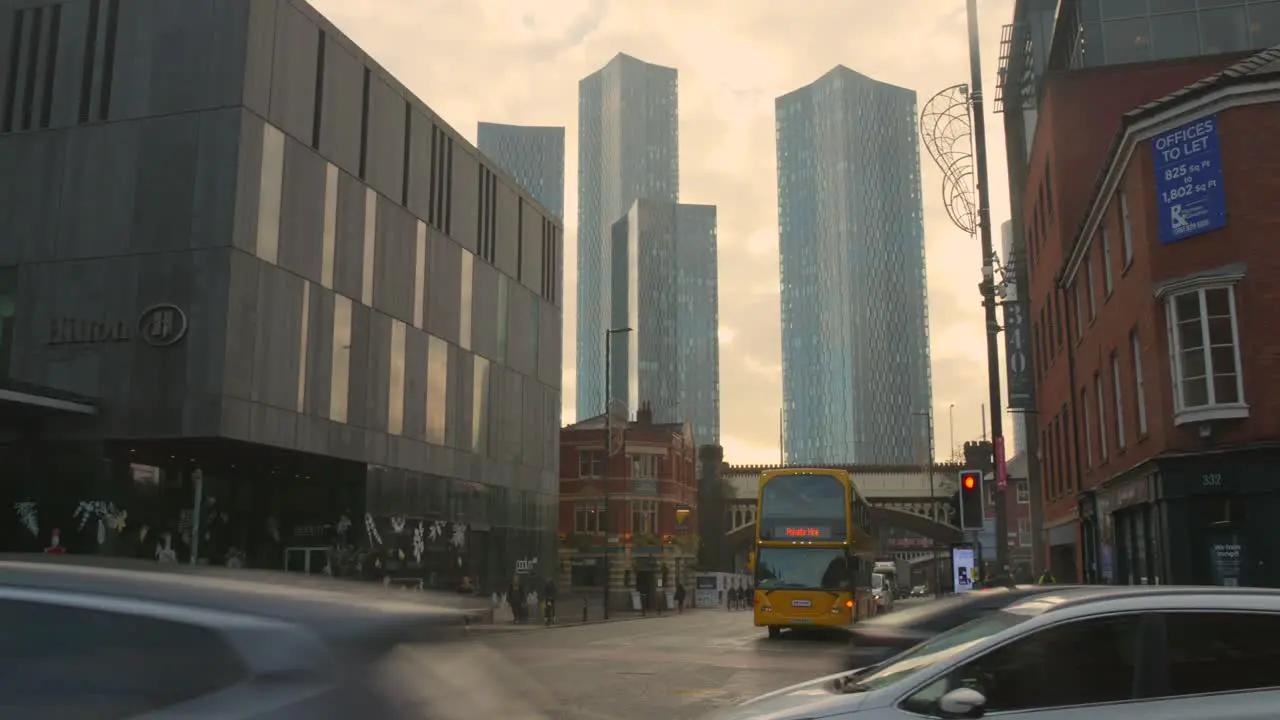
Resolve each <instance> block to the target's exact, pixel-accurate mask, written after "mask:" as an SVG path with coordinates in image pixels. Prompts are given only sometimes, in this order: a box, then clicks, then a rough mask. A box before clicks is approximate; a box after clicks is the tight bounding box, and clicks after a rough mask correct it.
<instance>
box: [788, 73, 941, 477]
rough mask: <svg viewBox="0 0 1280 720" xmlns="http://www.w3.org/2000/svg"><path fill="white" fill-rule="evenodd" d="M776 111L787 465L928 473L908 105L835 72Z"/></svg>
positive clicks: (918, 223)
mask: <svg viewBox="0 0 1280 720" xmlns="http://www.w3.org/2000/svg"><path fill="white" fill-rule="evenodd" d="M776 113H777V153H778V221H779V238H778V245H779V250H780V253H781V277H782V387H783V411H784V417H785V437H784V444H785V452H786V459H787V462H789V463H804V464H818V463H871V464H894V465H897V464H914V463H920V462H923V461H924V459H925V457H926V455H927V444H926V427H927V424H926V418H925V417H924V415H923V413H924V412H927V411H929V410H930V408H931V405H932V389H931V387H930V377H929V331H928V304H927V298H926V288H925V264H924V217H923V216H924V210H923V204H922V202H921V195H920V146H919V140H918V138H919V134H918V132H917V113H916V94H915V92H914V91H911V90H907V89H904V88H900V87H895V86H893V85H889V84H886V83H882V82H878V81H876V80H872V79H871V78H869V77H866V76H865V75H861V74H859V73H856V72H854V71H852V70H850V69H849V68H846V67H844V66H837V67H835V68H834V69H833V70H831V71H830V72H828V73H827V74H825V75H823V76H822V77H821V78H819V79H818V80H816V81H815V82H813V83H812V84H810V85H807V86H805V87H803V88H800V89H799V90H795V91H793V92H791V93H788V94H786V95H783V96H782V97H780V98H778V99H777V101H776ZM918 413H919V414H918Z"/></svg>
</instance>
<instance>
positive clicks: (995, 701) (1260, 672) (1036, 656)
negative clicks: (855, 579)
mask: <svg viewBox="0 0 1280 720" xmlns="http://www.w3.org/2000/svg"><path fill="white" fill-rule="evenodd" d="M1277 637H1280V592H1278V591H1274V590H1255V589H1244V588H1214V587H1189V588H1178V587H1143V588H1132V587H1096V588H1073V589H1063V590H1062V591H1060V592H1050V593H1048V594H1045V595H1038V596H1036V597H1035V598H1033V599H1029V600H1026V601H1023V602H1019V603H1016V604H1014V605H1012V606H1010V607H1008V608H1006V609H1005V610H1003V611H1000V612H997V613H993V614H991V615H988V616H985V617H983V618H980V619H978V620H974V621H973V622H971V623H968V624H966V625H962V626H960V627H958V628H955V629H954V630H951V631H948V632H946V633H943V634H941V635H938V636H937V637H934V638H932V639H931V640H929V641H927V642H924V643H921V644H920V645H917V646H916V647H914V648H912V649H910V650H908V651H906V652H904V653H902V654H900V655H897V656H895V657H893V658H890V659H889V660H886V661H885V662H883V663H880V664H878V665H874V666H872V667H869V668H864V669H862V670H858V671H855V672H853V673H840V674H838V675H831V676H828V677H824V678H819V679H817V680H813V681H811V682H808V683H804V684H802V685H796V686H793V687H789V688H784V689H782V690H779V691H777V692H773V693H769V694H768V695H764V696H762V697H759V698H756V699H754V700H749V701H747V702H745V703H743V704H741V705H738V706H735V707H730V708H726V709H723V710H721V711H720V712H718V713H716V714H715V715H714V716H713V717H715V718H718V719H720V720H730V719H731V718H769V719H770V720H802V719H805V720H817V719H818V718H840V717H846V716H850V717H854V716H856V717H857V718H858V719H859V720H862V719H863V718H865V719H866V720H881V719H883V720H889V719H895V720H896V719H906V718H980V717H986V716H992V717H1003V716H1005V715H1008V716H1011V717H1013V716H1016V717H1018V718H1032V717H1034V718H1053V719H1054V720H1077V719H1078V720H1096V718H1098V717H1106V718H1108V720H1112V719H1118V718H1144V719H1145V718H1152V719H1155V718H1159V719H1161V720H1169V719H1176V718H1186V719H1187V720H1191V719H1193V718H1196V719H1199V718H1208V717H1212V718H1215V719H1217V720H1263V719H1264V718H1266V719H1268V720H1270V719H1272V718H1276V717H1280V642H1277V640H1276V638H1277Z"/></svg>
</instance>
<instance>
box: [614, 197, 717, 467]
mask: <svg viewBox="0 0 1280 720" xmlns="http://www.w3.org/2000/svg"><path fill="white" fill-rule="evenodd" d="M612 243H613V248H612V262H613V272H612V278H611V283H610V285H611V294H612V301H611V302H612V305H611V317H612V326H613V327H629V328H631V329H632V332H630V333H626V334H617V335H614V336H612V338H611V341H612V343H613V360H612V363H613V368H612V376H611V378H610V380H609V382H610V384H611V385H612V387H613V393H612V394H613V397H616V398H620V399H624V400H626V402H627V404H628V406H629V407H631V408H636V407H639V405H640V403H641V402H642V401H645V402H648V403H649V406H650V408H651V409H652V410H653V419H654V421H655V422H660V423H679V422H685V421H688V422H689V423H690V425H691V426H692V427H693V435H694V440H695V442H697V443H698V444H699V445H706V444H713V445H718V444H719V443H720V339H719V325H720V323H719V292H718V285H719V283H718V282H717V264H716V208H715V206H714V205H684V204H680V203H672V202H665V201H661V200H645V199H640V200H636V201H635V202H634V203H632V205H631V209H630V210H628V211H627V214H626V215H624V216H623V217H622V219H620V220H618V222H616V223H614V225H613V232H612Z"/></svg>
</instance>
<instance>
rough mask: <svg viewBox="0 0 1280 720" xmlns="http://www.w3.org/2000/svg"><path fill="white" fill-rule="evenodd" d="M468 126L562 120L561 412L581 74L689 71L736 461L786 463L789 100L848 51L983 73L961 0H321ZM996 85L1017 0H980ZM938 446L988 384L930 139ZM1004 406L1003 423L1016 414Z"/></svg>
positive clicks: (882, 60)
mask: <svg viewBox="0 0 1280 720" xmlns="http://www.w3.org/2000/svg"><path fill="white" fill-rule="evenodd" d="M311 2H312V4H313V5H315V6H316V7H317V9H319V10H320V12H322V13H323V14H324V15H326V16H327V17H328V18H329V19H330V20H332V21H333V22H334V23H335V24H336V25H337V26H338V27H339V28H341V29H342V30H343V31H344V32H346V33H347V34H348V35H349V36H351V38H352V39H354V40H355V41H356V43H357V44H359V45H360V46H361V47H363V48H364V49H365V50H366V51H367V52H368V53H369V54H370V55H372V56H373V57H374V58H375V59H376V60H377V61H378V62H379V63H380V64H382V65H383V66H384V67H386V68H387V69H388V70H389V71H390V72H391V73H393V74H394V75H395V76H396V77H397V78H399V79H400V80H401V81H402V82H403V83H404V84H405V85H406V86H407V87H408V88H409V89H410V90H412V91H413V92H414V93H416V94H417V95H418V97H419V98H421V99H422V100H423V101H424V102H426V103H427V105H429V106H430V107H431V108H432V109H434V110H435V111H436V112H437V113H439V114H440V115H441V116H442V117H444V118H445V120H446V121H447V122H449V123H450V124H451V125H452V126H453V127H454V128H455V129H457V130H458V131H459V132H461V133H462V135H463V136H464V137H466V138H467V139H468V140H469V141H471V142H472V143H474V142H475V132H476V122H477V121H489V122H501V123H514V124H527V125H562V126H564V127H565V128H566V129H567V131H566V134H565V135H566V158H565V184H566V187H565V246H566V247H565V253H564V257H565V262H566V266H565V289H566V298H565V316H564V327H565V338H564V344H565V350H564V361H565V365H564V421H565V422H571V421H573V420H574V419H575V418H574V417H573V415H574V366H573V365H574V356H575V352H574V350H573V347H574V332H575V329H576V327H577V325H576V319H575V318H576V314H575V301H574V296H573V293H574V292H575V290H576V286H577V273H576V268H575V267H574V263H575V260H576V258H577V249H576V235H577V227H576V226H577V212H578V211H577V195H578V193H577V177H578V169H577V160H578V145H577V139H578V133H577V108H578V97H577V93H578V80H580V79H581V78H582V77H584V76H586V75H588V74H590V73H592V72H594V71H596V70H598V69H600V67H602V66H603V65H604V64H605V63H606V62H608V61H609V59H610V58H612V57H613V56H614V55H615V54H617V53H618V52H626V53H628V54H631V55H633V56H635V57H637V58H640V59H641V60H645V61H647V62H652V63H657V64H660V65H667V66H671V67H675V68H677V69H678V70H679V77H680V199H681V200H682V201H684V202H690V203H708V204H714V205H717V206H719V210H718V213H719V243H720V245H719V249H720V414H721V428H722V431H721V432H722V443H723V445H724V447H725V459H726V460H727V461H729V462H731V463H734V464H742V463H767V462H776V461H777V458H778V412H779V410H778V409H779V408H780V407H781V404H782V376H781V362H782V360H781V340H780V331H779V301H778V225H777V220H778V217H777V216H778V210H777V179H776V172H775V156H774V117H773V108H774V104H773V103H774V98H776V97H778V96H779V95H782V94H784V93H787V92H789V91H791V90H794V89H796V88H798V87H801V86H803V85H807V84H809V83H811V82H813V81H814V80H815V79H817V78H818V77H819V76H820V75H822V74H823V73H825V72H826V71H828V70H830V69H831V68H832V67H834V66H835V65H837V64H843V65H846V66H848V67H849V68H852V69H853V70H856V71H858V72H861V73H863V74H865V75H868V76H870V77H872V78H875V79H877V80H881V81H884V82H888V83H893V84H895V85H900V86H903V87H906V88H910V89H913V90H915V91H916V92H917V94H918V103H919V104H920V106H921V107H923V106H924V104H925V102H927V101H928V99H929V98H930V97H932V96H933V94H934V93H936V92H938V91H939V90H942V89H943V88H946V87H948V86H951V85H955V84H957V83H967V82H968V81H969V68H968V44H967V43H968V41H967V37H966V34H965V32H966V31H965V9H964V6H965V3H964V0H892V1H889V0H804V1H803V2H795V3H785V2H778V1H777V0H696V2H690V1H689V0H537V1H535V0H467V1H466V2H458V1H457V0H311ZM979 6H980V8H979V9H980V13H981V33H982V63H983V81H984V85H985V89H986V91H987V97H988V98H994V96H995V76H996V68H997V61H998V58H999V47H1000V28H1001V26H1002V25H1003V24H1004V23H1006V22H1008V21H1009V20H1010V19H1011V17H1012V13H1013V0H980V2H979ZM991 106H992V103H991V102H990V101H988V103H987V110H988V112H987V117H988V122H987V128H988V136H987V146H988V149H989V155H988V156H989V159H990V182H991V186H992V197H991V210H992V213H991V214H992V220H993V224H994V233H993V235H994V237H995V244H996V248H997V250H999V247H1000V224H1001V223H1002V222H1004V221H1005V220H1006V219H1007V218H1008V216H1009V203H1008V180H1007V175H1006V173H1005V164H1004V134H1003V132H1002V124H1001V119H1000V116H999V115H995V114H993V113H991ZM920 157H921V159H922V162H923V168H922V169H923V176H922V178H923V190H924V198H925V236H926V241H927V245H928V247H927V260H928V267H929V323H930V340H931V346H932V361H933V401H934V410H935V418H936V421H935V423H936V425H935V432H936V438H937V445H938V453H937V454H938V456H939V457H940V458H945V457H946V456H947V455H948V454H949V453H948V452H947V450H946V448H947V445H948V444H949V442H950V440H949V438H950V428H949V422H948V416H949V412H948V411H949V408H950V406H951V405H952V404H954V405H955V411H954V416H955V425H954V435H955V439H956V443H957V444H958V443H960V442H961V441H963V440H965V439H974V438H976V437H977V436H978V435H980V433H981V432H982V422H981V407H980V406H981V404H982V403H984V402H986V399H987V383H986V368H985V366H986V362H985V357H986V354H985V349H984V344H983V343H984V340H983V336H982V334H981V333H982V310H981V306H980V298H979V296H978V294H977V282H978V280H979V277H980V265H981V260H980V256H981V254H980V252H979V249H978V244H977V239H976V238H970V237H969V236H967V235H966V234H965V233H963V232H961V231H960V230H957V229H956V228H955V226H954V225H952V224H951V222H950V220H949V219H948V217H947V214H946V211H945V209H944V208H943V205H942V200H941V197H942V195H941V183H942V176H941V173H940V172H939V171H938V170H937V168H936V167H935V166H934V165H933V162H932V160H930V159H929V156H928V153H927V152H925V151H924V150H923V149H922V150H921V153H920ZM1006 424H1007V421H1006Z"/></svg>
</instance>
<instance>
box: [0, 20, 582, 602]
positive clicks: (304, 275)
mask: <svg viewBox="0 0 1280 720" xmlns="http://www.w3.org/2000/svg"><path fill="white" fill-rule="evenodd" d="M18 29H23V31H22V32H18V31H17V30H18ZM0 38H3V39H4V42H5V43H6V45H5V47H4V48H3V49H2V50H0V52H2V53H3V56H4V57H17V58H20V59H21V62H20V63H19V64H18V65H17V66H10V67H9V69H8V73H9V79H10V82H11V87H13V84H12V83H14V82H16V83H17V88H18V90H19V91H18V92H15V93H10V94H8V96H7V100H8V102H7V104H6V105H5V107H4V108H3V113H4V114H3V116H2V117H3V121H2V133H0V183H2V184H3V190H2V191H0V225H2V226H3V227H5V228H6V229H7V230H8V233H7V237H9V238H10V240H9V241H6V242H3V243H0V268H3V270H0V283H3V284H4V285H6V287H5V288H4V290H0V295H2V296H4V297H7V298H9V302H10V305H9V306H8V307H9V310H10V311H9V312H7V313H4V315H5V323H4V325H3V327H4V339H5V342H4V344H3V351H4V352H3V353H2V354H3V357H4V363H3V370H4V373H3V374H4V377H3V380H0V383H3V394H2V395H0V398H2V399H4V401H5V402H4V407H3V409H2V410H0V418H3V422H2V423H0V454H2V455H3V461H2V462H0V468H3V469H2V470H0V473H3V474H4V476H5V477H4V481H3V482H0V487H3V488H4V489H3V490H2V491H0V494H3V495H4V497H3V500H5V501H6V502H3V503H2V504H3V506H4V507H5V508H6V511H7V509H8V508H10V507H19V506H20V507H21V508H23V512H19V513H18V518H17V520H15V519H14V515H12V514H10V513H9V512H6V513H4V514H2V515H0V518H3V520H2V521H0V540H2V541H3V544H4V546H5V547H7V548H16V549H34V548H40V547H45V546H48V545H49V544H50V543H51V542H53V540H52V539H51V535H52V534H53V532H54V531H55V530H60V536H61V537H60V542H61V543H62V544H63V545H64V546H68V547H70V548H71V549H72V551H73V552H104V553H118V554H136V555H138V556H141V557H152V556H154V555H155V553H159V552H160V549H156V546H157V544H158V543H165V542H168V543H171V545H170V547H171V548H172V549H174V550H175V551H176V552H177V554H178V556H179V558H185V557H187V556H190V555H198V556H199V557H200V558H201V559H202V560H205V561H208V562H211V563H220V562H223V561H224V560H229V559H231V558H232V557H233V556H237V555H238V556H240V558H241V559H242V560H243V561H244V562H246V563H248V564H250V565H256V566H262V567H280V566H282V565H284V566H287V567H289V568H290V569H299V570H305V569H307V568H308V567H309V569H310V570H311V571H313V572H314V571H317V570H319V569H320V568H321V567H323V566H324V565H325V564H328V565H331V566H332V569H333V571H334V572H335V573H342V572H347V571H351V572H354V567H356V566H357V565H360V566H362V567H366V568H367V567H371V566H372V565H373V563H371V562H364V563H358V562H357V559H356V557H355V553H357V552H358V553H361V554H363V555H365V556H367V555H369V554H373V555H379V556H386V557H387V558H399V555H398V552H397V551H399V552H403V553H404V556H403V558H407V559H400V560H398V561H397V562H396V563H394V567H392V566H390V565H388V566H387V567H388V572H390V573H392V574H397V576H398V577H399V576H405V577H407V578H409V579H410V580H412V579H413V578H415V577H416V578H418V580H419V581H421V582H423V583H425V584H428V585H448V584H450V583H456V582H458V581H460V577H461V576H462V575H471V576H473V577H474V578H475V580H476V581H477V582H478V583H479V584H481V586H482V587H498V586H505V581H506V579H509V577H510V575H511V572H512V568H513V567H514V564H515V562H516V560H518V559H521V558H523V557H526V556H528V555H538V554H543V555H552V554H554V552H555V549H554V548H555V546H554V542H555V538H554V528H555V515H556V509H555V508H556V501H555V497H556V491H557V482H558V471H557V468H558V460H559V454H558V437H557V432H556V430H557V428H558V426H559V422H558V420H559V415H560V387H559V386H560V343H561V312H562V311H561V292H560V281H561V277H562V247H563V246H562V231H561V225H560V223H559V222H558V221H557V220H556V219H555V218H554V217H552V216H551V215H550V214H549V213H547V212H546V211H545V210H544V209H542V208H540V207H539V206H538V205H537V204H536V203H535V202H533V201H532V198H531V197H530V196H529V195H528V194H527V193H524V192H522V191H521V190H519V189H518V188H517V187H515V186H514V185H512V184H511V183H510V182H508V181H506V180H505V179H504V178H501V177H498V173H496V172H495V171H494V170H493V169H492V168H491V167H490V166H489V165H488V163H487V162H486V161H485V160H484V159H483V158H482V157H481V156H480V155H479V153H478V152H477V151H476V150H475V149H474V148H472V147H470V146H469V145H468V144H467V143H466V142H465V141H463V140H462V139H461V137H460V136H459V135H458V134H457V133H456V132H455V131H454V130H453V129H452V128H450V127H449V125H448V124H446V122H445V121H444V120H443V119H441V118H440V117H438V116H437V115H436V114H435V113H433V112H432V111H431V109H430V108H429V107H428V106H426V105H425V104H423V103H422V102H421V101H420V100H418V99H417V98H416V97H415V96H414V95H413V94H412V93H411V92H409V90H408V89H406V88H405V87H404V86H403V85H401V84H400V83H399V82H398V81H396V80H395V78H393V77H391V76H390V75H389V74H388V73H387V72H386V71H385V70H384V69H382V68H381V67H380V66H379V65H378V64H377V63H376V62H375V61H374V60H373V59H372V58H371V57H369V56H368V55H367V54H365V53H364V52H363V51H362V50H360V48H358V47H356V46H355V45H354V44H353V43H352V42H351V41H350V40H349V39H348V38H347V37H346V36H344V35H343V34H342V32H341V31H340V30H338V29H337V28H336V27H334V26H333V25H332V24H331V23H330V22H328V21H327V20H326V19H324V18H323V17H321V16H320V15H319V14H318V13H317V12H316V11H315V10H314V9H313V8H311V7H310V6H309V5H307V4H306V3H304V2H302V0H208V1H206V2H198V3H195V2H192V3H187V2H184V3H174V2H167V1H163V0H67V1H66V2H59V3H54V2H39V1H36V2H32V1H30V0H24V1H23V2H15V1H12V0H6V1H5V2H0ZM11 38H16V39H17V42H18V43H19V45H18V46H11V40H10V39H11ZM10 495H12V497H10ZM193 497H200V498H202V500H201V501H198V502H194V503H193V501H192V498H193ZM10 501H11V502H10ZM126 513H127V518H128V522H127V523H125V522H123V521H122V520H123V518H124V517H125V516H126ZM193 527H199V528H201V529H202V532H201V535H193V534H192V528H193ZM95 528H98V529H97V531H96V532H95ZM162 548H163V545H161V549H162ZM353 548H354V549H353Z"/></svg>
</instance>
